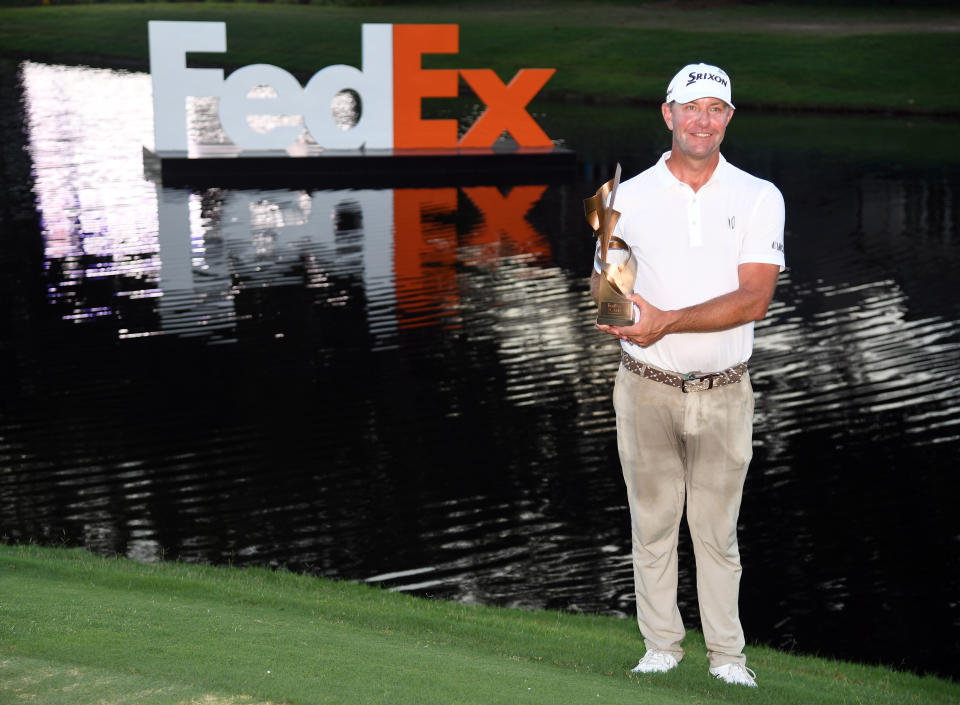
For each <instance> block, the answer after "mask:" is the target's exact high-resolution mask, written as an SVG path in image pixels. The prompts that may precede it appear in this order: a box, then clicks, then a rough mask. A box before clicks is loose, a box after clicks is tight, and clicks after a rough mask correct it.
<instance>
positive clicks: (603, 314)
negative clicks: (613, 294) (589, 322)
mask: <svg viewBox="0 0 960 705" xmlns="http://www.w3.org/2000/svg"><path fill="white" fill-rule="evenodd" d="M633 322H634V321H633V302H632V301H629V300H627V299H623V300H622V301H601V302H600V305H599V306H598V307H597V323H599V324H600V325H602V326H632V325H633Z"/></svg>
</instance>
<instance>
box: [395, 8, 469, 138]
mask: <svg viewBox="0 0 960 705" xmlns="http://www.w3.org/2000/svg"><path fill="white" fill-rule="evenodd" d="M459 47H460V37H459V26H458V25H455V24H447V25H442V24H435V25H430V24H405V25H394V26H393V146H394V147H395V148H397V149H418V148H443V147H451V148H455V147H456V146H457V121H456V120H424V119H423V118H421V109H422V106H423V103H422V100H423V99H424V98H454V97H456V96H457V92H458V90H459V84H458V79H457V70H456V69H431V70H428V69H424V68H423V65H422V57H423V54H456V53H457V51H459Z"/></svg>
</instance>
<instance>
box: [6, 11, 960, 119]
mask: <svg viewBox="0 0 960 705" xmlns="http://www.w3.org/2000/svg"><path fill="white" fill-rule="evenodd" d="M150 19H167V20H205V21H214V20H225V21H227V41H228V52H227V53H226V54H223V55H213V56H212V57H211V56H207V57H202V55H196V57H195V58H197V59H201V58H202V59H203V60H204V61H206V62H207V63H211V62H212V64H213V65H218V66H225V67H228V68H232V67H238V66H243V65H247V64H250V63H273V64H275V65H278V66H281V67H283V68H285V69H287V70H289V71H291V72H292V73H294V74H295V75H297V76H298V77H299V78H301V80H303V79H305V78H307V77H309V76H310V75H312V74H313V73H314V72H315V71H316V70H318V69H319V68H321V67H323V66H326V65H329V64H332V63H348V64H352V65H358V64H359V60H360V25H361V24H362V23H363V22H395V23H403V22H431V23H443V22H455V23H458V24H460V26H461V36H460V52H459V54H457V55H455V56H441V55H431V56H428V57H427V59H426V61H427V64H428V66H432V67H445V66H446V67H463V68H467V67H490V68H493V69H494V70H496V71H497V72H498V73H499V74H500V76H501V77H502V78H504V79H509V78H510V77H512V76H513V75H514V73H515V72H516V71H517V70H518V69H519V68H521V67H536V66H551V67H556V68H557V73H556V75H555V76H554V77H553V78H552V79H551V80H550V82H549V83H548V84H547V87H546V89H545V90H546V92H547V93H548V94H549V95H551V96H553V97H565V98H567V97H576V98H577V99H584V98H592V99H597V100H600V101H604V102H618V101H619V102H622V101H651V100H659V98H660V96H661V94H662V93H663V91H664V87H665V84H666V81H667V80H668V79H669V77H670V76H671V75H672V74H673V73H674V72H675V71H676V70H677V68H678V67H679V66H682V65H683V64H685V63H687V62H689V61H692V60H694V61H695V60H705V61H709V62H713V63H717V64H720V65H721V66H723V67H724V68H726V69H727V71H728V72H729V73H730V74H731V75H732V76H733V77H734V100H735V102H737V104H738V107H746V106H777V107H787V108H815V109H852V110H867V111H877V110H887V111H889V110H894V111H898V112H908V113H909V112H915V113H934V114H960V92H958V91H954V90H948V89H947V88H946V87H945V85H946V84H944V76H951V75H954V74H955V73H956V72H957V71H958V69H960V38H958V37H960V34H958V31H957V27H958V26H960V10H957V9H953V8H950V7H946V6H944V7H922V6H921V7H919V8H912V9H911V8H906V9H902V8H900V9H898V8H895V7H882V8H876V7H871V6H864V5H859V6H847V7H845V6H841V7H833V6H831V7H825V6H823V5H812V6H811V5H807V6H799V7H793V6H789V5H786V4H781V3H771V4H764V5H756V4H739V3H719V4H718V5H710V4H701V3H697V4H696V7H695V8H693V9H687V8H684V7H683V6H682V5H681V4H680V3H677V4H665V3H640V4H630V3H576V2H571V1H570V0H558V2H546V1H545V0H528V1H527V2H523V3H503V2H496V3H471V4H466V3H462V4H461V3H450V2H433V3H431V2H419V3H404V4H402V5H388V6H383V7H347V6H314V5H293V4H269V5H263V4H253V3H229V4H226V3H214V2H208V3H202V4H201V3H163V4H159V3H135V4H96V5H89V4H88V5H55V6H49V7H5V8H0V54H3V55H5V56H8V57H10V56H15V57H27V58H37V59H41V60H54V61H65V62H68V63H70V62H80V63H91V64H94V65H111V66H113V65H122V66H130V67H134V68H145V67H146V66H147V45H146V23H147V21H148V20H150ZM281 38H282V40H281Z"/></svg>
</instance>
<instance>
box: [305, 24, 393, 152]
mask: <svg viewBox="0 0 960 705" xmlns="http://www.w3.org/2000/svg"><path fill="white" fill-rule="evenodd" d="M348 88H349V89H352V90H354V91H356V92H357V94H358V95H359V96H360V106H361V112H360V120H359V121H358V122H357V124H356V125H354V126H353V127H351V128H350V129H349V130H342V129H340V127H339V126H338V125H337V124H336V123H335V122H334V121H333V116H332V114H331V111H330V106H331V104H332V103H333V99H334V97H335V96H336V95H337V93H339V92H340V91H342V90H345V89H348ZM304 93H305V97H304V110H305V114H304V121H305V122H306V124H307V129H309V130H310V134H311V135H313V138H314V139H315V140H317V142H318V143H320V144H321V145H323V146H324V147H325V148H327V149H359V148H360V147H364V146H365V147H367V148H368V149H390V148H392V147H393V26H392V25H389V24H365V25H363V70H362V71H360V70H358V69H356V68H354V67H353V66H345V65H343V64H337V65H335V66H327V67H326V68H324V69H321V70H320V71H317V73H315V74H314V75H313V78H311V79H310V80H309V81H308V82H307V85H306V87H305V88H304Z"/></svg>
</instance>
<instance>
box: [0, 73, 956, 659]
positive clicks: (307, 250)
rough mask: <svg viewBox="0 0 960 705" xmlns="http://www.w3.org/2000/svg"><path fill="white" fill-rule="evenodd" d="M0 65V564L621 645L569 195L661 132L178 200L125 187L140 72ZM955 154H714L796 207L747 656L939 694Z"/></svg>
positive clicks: (762, 131) (872, 147)
mask: <svg viewBox="0 0 960 705" xmlns="http://www.w3.org/2000/svg"><path fill="white" fill-rule="evenodd" d="M2 66H3V68H2V75H0V101H2V103H0V104H2V107H3V110H2V118H0V120H2V123H0V131H2V134H3V143H4V145H3V147H2V150H3V151H2V156H3V167H4V174H3V184H2V185H3V188H4V190H5V194H4V205H3V211H2V218H3V220H2V221H0V224H2V226H3V230H4V235H5V238H4V240H3V242H2V243H0V265H2V269H0V293H3V294H4V298H5V299H6V300H5V302H4V309H5V310H4V312H3V313H2V314H0V315H2V318H0V323H2V324H3V325H2V331H0V363H2V364H0V399H2V401H0V457H2V458H3V462H2V463H0V536H2V538H3V540H5V541H37V542H41V543H47V544H67V545H78V546H85V547H87V548H89V549H91V550H93V551H96V552H98V553H103V554H121V555H125V556H129V557H132V558H135V559H137V560H144V561H155V560H160V559H164V558H165V559H179V560H185V561H191V562H211V563H231V564H234V565H250V564H256V565H268V566H276V567H280V566H285V567H287V568H289V569H291V570H296V571H303V572H308V573H312V574H317V575H325V576H332V577H339V578H347V579H352V580H361V581H367V582H370V583H373V584H379V585H382V586H383V587H385V588H388V589H392V590H402V591H407V592H412V593H416V594H421V595H428V596H434V597H440V598H449V599H454V600H461V601H464V602H475V603H485V604H497V605H506V606H516V607H524V608H555V609H562V610H571V611H584V612H598V613H605V614H614V615H621V616H624V617H628V618H632V615H633V611H634V601H633V595H632V592H633V585H632V572H631V566H630V536H629V517H628V513H627V508H626V501H625V493H624V489H623V484H622V478H621V476H620V469H619V463H618V460H617V453H616V438H615V429H614V416H613V409H612V403H611V393H612V383H613V376H614V373H615V371H616V368H617V365H618V349H617V346H616V344H615V343H614V342H613V341H612V340H610V339H608V338H606V337H605V336H603V335H602V334H600V333H598V332H597V331H596V330H595V329H594V328H593V325H592V320H593V316H594V313H595V310H594V306H593V304H592V303H591V301H590V297H589V293H588V290H587V278H588V276H589V273H590V271H591V255H592V242H591V238H590V235H589V231H588V228H587V226H586V223H585V221H584V219H583V210H582V200H583V198H584V197H586V196H587V195H590V194H592V193H593V191H594V190H595V189H596V188H597V187H598V186H599V184H600V183H602V182H603V181H605V180H607V179H608V178H610V176H612V174H613V169H614V166H615V164H616V163H617V162H618V161H619V162H620V163H621V164H622V165H623V168H624V172H625V174H627V175H632V174H634V173H636V172H638V171H640V170H641V169H643V168H645V167H646V166H648V165H649V164H650V163H652V162H653V161H654V160H655V159H656V158H657V157H658V156H659V154H660V152H661V151H663V150H664V149H666V148H667V147H668V137H667V133H666V131H665V130H664V128H663V126H662V122H661V121H660V117H659V113H658V110H657V109H656V107H622V106H618V107H613V106H603V107H591V106H577V105H558V104H540V105H535V107H534V111H535V112H536V114H537V119H538V120H539V121H540V123H541V124H542V125H543V126H544V128H545V130H546V132H547V133H548V134H550V135H551V136H554V137H562V138H563V141H564V143H565V145H566V146H568V147H570V148H572V149H574V150H575V151H576V152H577V156H578V166H577V174H576V176H575V177H573V178H571V179H568V180H565V181H564V180H561V181H559V182H554V183H547V184H515V183H511V181H510V180H509V176H505V177H504V180H503V182H502V183H499V184H495V185H489V186H476V185H473V186H458V185H457V184H455V183H452V184H450V185H449V186H447V187H444V188H432V189H426V188H407V187H405V186H404V184H403V183H397V184H396V187H395V188H392V189H354V190H348V189H344V190H315V189H308V188H304V189H284V190H277V189H272V190H265V189H264V190H239V189H224V188H206V189H202V190H189V189H175V188H168V187H165V186H163V184H161V183H159V180H158V179H157V177H156V175H155V174H154V173H152V172H151V169H150V167H149V164H147V165H146V166H145V164H144V160H143V158H142V148H143V146H148V147H149V146H150V145H151V144H152V139H153V138H152V116H151V104H150V83H149V78H148V77H147V76H146V75H145V74H140V73H134V72H123V71H109V70H101V69H89V68H82V67H80V68H78V67H66V66H53V65H44V64H39V63H33V62H24V63H23V64H19V65H15V64H12V63H10V62H7V63H5V64H3V65H2ZM195 110H196V111H197V115H198V116H199V119H198V122H199V123H200V124H201V127H200V128H199V129H200V130H201V131H202V130H204V129H212V128H210V126H209V125H206V127H204V120H203V116H204V114H205V113H204V107H203V106H202V105H198V106H195ZM601 123H603V124H601ZM956 129H957V124H956V122H953V121H936V120H930V119H921V118H912V119H910V120H907V119H904V118H892V117H865V116H830V115H796V114H780V113H756V112H754V113H752V114H751V111H749V110H746V109H743V108H741V110H739V111H738V113H737V115H736V116H735V118H734V121H733V122H732V124H731V126H730V129H729V131H728V136H727V140H726V142H725V145H724V150H723V151H724V154H725V155H726V157H727V158H728V159H729V160H730V161H731V162H732V163H734V164H737V165H738V166H741V167H743V168H745V169H747V170H748V171H751V172H753V173H755V174H757V175H759V176H762V177H764V178H768V179H770V180H772V181H774V182H775V183H776V184H777V185H778V186H779V187H780V189H781V191H782V192H783V194H784V197H785V200H786V205H787V233H786V251H787V262H788V270H787V271H786V272H784V273H783V274H782V275H781V277H780V283H779V286H778V289H777V293H776V296H775V300H774V302H773V304H772V306H771V308H770V311H769V314H768V316H767V318H766V319H765V320H764V321H762V322H761V323H760V324H758V326H757V340H756V350H755V353H754V357H753V359H752V361H751V376H752V379H753V383H754V387H755V390H756V393H757V416H756V431H755V441H754V442H755V454H754V461H753V463H752V466H751V470H750V474H749V476H748V479H747V486H746V490H745V494H744V501H743V510H742V514H741V521H740V544H741V553H742V556H743V563H744V574H743V582H742V588H741V613H742V620H743V623H744V627H745V631H746V634H747V638H748V641H750V640H753V641H758V642H762V643H767V644H771V645H774V646H778V647H782V648H788V649H796V650H800V651H805V652H817V653H820V654H822V655H832V656H837V657H843V658H849V659H854V660H860V661H865V662H883V663H888V664H892V665H894V666H898V667H906V668H911V669H914V670H917V671H921V672H936V673H940V674H944V675H950V676H953V677H956V676H957V675H958V674H960V671H958V668H957V666H956V655H957V653H960V649H958V646H960V639H958V635H960V604H958V598H957V595H958V594H960V522H958V520H957V516H956V510H955V508H954V504H955V502H954V499H953V493H954V492H955V491H956V490H957V488H958V486H960V482H958V480H957V473H956V471H955V464H956V458H957V455H958V451H960V411H958V403H957V402H958V399H960V392H958V384H957V383H956V380H957V379H958V378H960V355H958V350H960V315H958V314H960V304H958V300H957V296H956V279H955V277H956V272H957V271H958V270H957V265H958V259H960V243H958V239H957V238H958V225H957V214H958V211H960V198H958V189H957V186H958V183H960V154H957V153H956V151H955V150H950V149H948V148H947V146H948V145H951V144H953V141H954V139H955V138H954V136H953V135H954V133H955V132H956ZM21 147H22V148H23V149H21ZM684 531H685V528H684ZM680 560H681V580H680V596H679V599H680V603H681V611H682V613H683V615H684V618H685V621H686V623H687V624H688V625H689V626H698V624H699V622H698V619H699V618H698V614H697V603H696V592H695V579H694V573H693V557H692V552H691V550H690V545H689V540H688V539H687V538H683V539H682V543H681V557H680ZM918 624H919V625H922V626H921V627H919V629H918ZM918 631H919V633H920V634H922V638H920V639H918V638H917V634H918ZM907 644H909V648H903V647H904V645H907ZM638 648H639V640H638ZM748 653H749V652H748ZM638 655H639V654H638Z"/></svg>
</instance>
